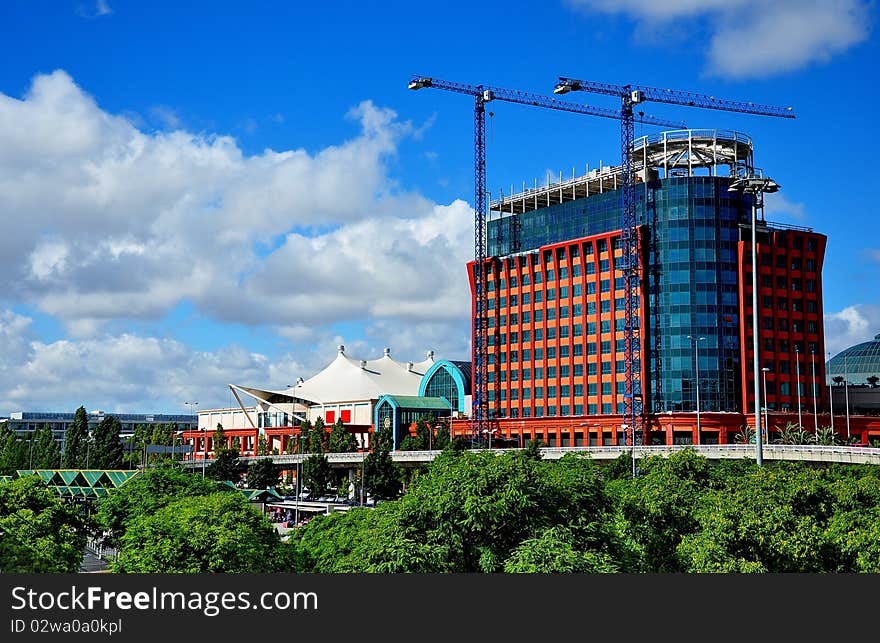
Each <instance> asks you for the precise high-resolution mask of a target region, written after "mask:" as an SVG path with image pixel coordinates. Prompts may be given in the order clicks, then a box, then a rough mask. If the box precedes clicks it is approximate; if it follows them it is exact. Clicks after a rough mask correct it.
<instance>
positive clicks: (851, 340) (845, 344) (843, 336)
mask: <svg viewBox="0 0 880 643" xmlns="http://www.w3.org/2000/svg"><path fill="white" fill-rule="evenodd" d="M877 333H880V306H877V305H874V304H855V305H852V306H847V307H846V308H844V309H842V310H839V311H837V312H832V313H825V350H826V351H828V352H830V353H831V354H832V356H833V355H837V353H839V352H840V351H842V350H844V349H845V348H849V347H850V346H852V345H853V344H859V343H861V342H867V341H869V340H871V339H873V338H874V336H875V335H876V334H877Z"/></svg>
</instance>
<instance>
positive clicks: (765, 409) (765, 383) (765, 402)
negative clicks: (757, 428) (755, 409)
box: [761, 366, 770, 443]
mask: <svg viewBox="0 0 880 643" xmlns="http://www.w3.org/2000/svg"><path fill="white" fill-rule="evenodd" d="M769 370H770V369H769V368H767V367H766V366H765V367H764V368H762V369H761V372H762V373H763V374H764V375H763V377H764V428H765V429H766V430H767V442H768V443H769V442H770V422H769V420H768V419H767V406H768V404H767V372H768V371H769Z"/></svg>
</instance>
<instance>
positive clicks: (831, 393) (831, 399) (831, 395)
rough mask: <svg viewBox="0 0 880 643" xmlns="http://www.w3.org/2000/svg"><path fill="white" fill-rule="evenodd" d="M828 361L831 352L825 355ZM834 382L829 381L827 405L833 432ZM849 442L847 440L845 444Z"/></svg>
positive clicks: (826, 372)
mask: <svg viewBox="0 0 880 643" xmlns="http://www.w3.org/2000/svg"><path fill="white" fill-rule="evenodd" d="M827 355H828V359H829V360H830V359H831V351H828V353H827ZM825 374H826V377H827V376H828V371H827V370H826V371H825ZM833 386H834V380H831V383H830V384H829V385H828V404H829V406H830V409H831V431H832V433H833V432H834V388H833ZM848 442H849V440H847V443H848Z"/></svg>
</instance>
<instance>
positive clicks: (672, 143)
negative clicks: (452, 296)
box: [468, 130, 826, 446]
mask: <svg viewBox="0 0 880 643" xmlns="http://www.w3.org/2000/svg"><path fill="white" fill-rule="evenodd" d="M633 165H634V168H635V171H636V176H637V179H636V187H635V203H636V210H637V216H638V221H639V243H640V252H639V256H640V263H641V265H640V268H641V280H640V286H639V289H638V292H635V293H633V297H634V302H635V304H636V305H635V306H634V311H637V315H635V317H634V325H635V326H636V327H637V331H638V332H636V334H635V336H636V337H637V338H638V341H639V342H640V346H639V350H638V351H637V353H638V354H640V356H641V363H637V364H634V368H635V369H638V370H637V372H638V373H640V377H639V378H638V380H639V381H640V382H641V390H636V391H635V394H636V395H639V394H640V395H641V396H642V407H643V409H644V413H645V435H644V436H637V439H642V440H644V442H645V443H647V444H651V443H654V444H666V443H703V444H709V443H719V442H720V443H726V442H733V441H734V437H735V435H736V434H737V433H740V432H741V431H742V428H743V427H744V426H747V425H748V424H749V421H750V416H751V415H752V414H753V413H754V403H755V402H754V395H753V381H754V380H753V378H754V376H755V373H754V372H753V371H754V369H753V360H752V355H753V353H752V332H753V329H752V275H751V270H752V266H751V221H752V211H753V201H752V196H750V195H749V194H743V193H742V192H738V191H731V190H730V188H731V185H732V183H733V182H734V181H735V180H736V178H737V177H742V176H746V175H751V174H754V173H756V172H759V171H758V170H756V168H755V167H754V163H753V146H752V141H751V139H750V138H749V137H748V136H746V135H744V134H742V133H739V132H731V131H721V130H682V131H673V132H662V133H659V134H656V135H653V136H648V137H643V138H641V139H638V140H637V141H636V142H635V144H634V147H633ZM619 184H620V168H619V167H600V168H597V169H594V170H591V171H588V172H587V173H586V174H584V175H583V176H578V177H572V178H571V179H567V180H562V179H560V181H559V182H558V183H551V184H548V185H545V186H543V187H535V188H532V189H524V190H523V191H522V192H520V193H518V194H512V195H510V196H505V197H503V198H500V199H498V200H497V201H494V202H493V203H492V204H490V216H489V222H488V229H487V239H488V252H487V255H488V256H489V259H488V260H487V264H488V265H487V271H488V276H487V284H486V287H487V295H488V354H487V356H486V358H487V359H486V362H487V366H488V408H489V412H490V417H491V418H492V422H493V423H494V424H495V425H496V426H497V427H498V428H499V429H500V431H501V433H503V434H507V435H519V436H521V439H522V440H523V441H525V440H527V439H529V438H535V437H540V438H542V439H544V441H545V442H546V443H548V444H550V445H551V446H553V445H557V446H567V445H570V446H581V445H591V444H595V445H601V444H619V443H622V442H623V432H622V431H621V425H622V422H623V413H624V408H625V405H624V397H623V396H624V392H625V373H626V362H625V358H624V355H625V341H626V340H625V333H624V306H625V296H626V292H625V287H626V282H625V278H624V273H623V272H622V270H621V269H620V267H621V266H620V264H621V249H620V245H621V229H620V225H621V224H620V222H621V195H620V191H619ZM758 217H759V218H758V220H757V225H756V231H757V235H756V238H757V252H758V293H757V304H758V312H759V315H758V317H759V320H760V321H759V326H760V327H759V329H758V333H759V346H758V349H759V362H760V366H761V369H762V370H761V372H760V373H759V376H761V379H762V382H761V385H762V388H764V387H765V388H766V404H762V407H763V406H766V408H767V409H769V410H779V411H794V410H796V409H798V408H799V407H800V408H802V410H803V412H804V413H807V412H809V413H812V412H813V410H814V408H815V409H817V410H818V409H824V408H825V403H824V390H825V387H824V382H825V372H824V359H823V355H824V354H825V353H824V340H823V328H822V287H821V274H822V262H823V256H824V251H825V241H826V237H825V236H824V235H822V234H818V233H816V232H813V231H812V230H811V229H809V228H805V227H797V226H790V225H781V224H774V223H771V222H769V221H766V220H764V219H763V213H762V212H759V213H758ZM468 268H469V272H470V275H471V279H470V282H471V283H472V284H473V281H474V280H473V263H471V264H469V266H468ZM764 368H766V369H768V370H766V371H764V370H763V369H764ZM475 394H476V391H475ZM762 397H763V392H762ZM814 400H815V402H814ZM698 412H699V413H698ZM698 415H699V416H700V417H701V419H702V422H701V423H700V424H701V427H702V432H701V434H700V435H698V434H697V431H696V427H697V417H698ZM804 424H806V422H804Z"/></svg>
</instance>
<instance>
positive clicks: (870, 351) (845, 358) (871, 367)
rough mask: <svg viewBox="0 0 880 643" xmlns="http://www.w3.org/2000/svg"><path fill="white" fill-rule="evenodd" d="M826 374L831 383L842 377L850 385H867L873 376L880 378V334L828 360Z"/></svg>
mask: <svg viewBox="0 0 880 643" xmlns="http://www.w3.org/2000/svg"><path fill="white" fill-rule="evenodd" d="M825 372H826V377H827V378H828V381H829V382H831V381H832V378H834V377H836V376H838V375H840V376H842V377H846V379H847V381H848V382H849V383H850V384H867V383H868V382H867V378H869V377H871V376H872V375H876V376H877V377H880V334H877V335H874V339H872V340H871V341H869V342H862V343H861V344H856V345H855V346H850V347H849V348H847V349H845V350H842V351H841V352H839V353H838V354H837V355H835V356H834V357H832V358H831V359H830V360H828V364H827V365H826V368H825Z"/></svg>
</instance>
